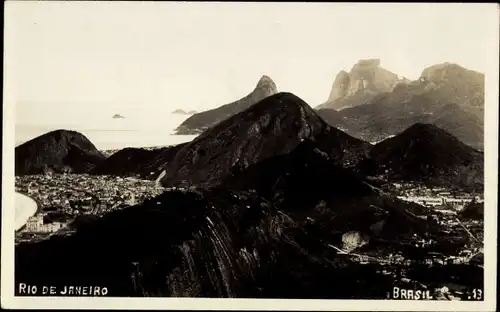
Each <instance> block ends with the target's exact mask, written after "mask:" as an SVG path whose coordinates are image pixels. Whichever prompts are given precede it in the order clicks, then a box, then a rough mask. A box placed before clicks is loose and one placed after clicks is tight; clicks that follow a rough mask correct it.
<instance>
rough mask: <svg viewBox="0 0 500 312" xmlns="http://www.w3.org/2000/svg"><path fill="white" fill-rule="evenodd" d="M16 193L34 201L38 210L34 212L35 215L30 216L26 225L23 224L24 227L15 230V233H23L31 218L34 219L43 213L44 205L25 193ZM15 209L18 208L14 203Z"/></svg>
mask: <svg viewBox="0 0 500 312" xmlns="http://www.w3.org/2000/svg"><path fill="white" fill-rule="evenodd" d="M15 193H16V194H19V195H23V196H26V197H27V198H29V199H31V200H32V201H34V202H35V204H36V209H35V212H34V213H33V214H31V215H29V216H28V218H26V221H25V222H24V224H23V225H22V226H20V227H19V228H18V229H16V230H15V232H19V231H22V230H23V229H24V228H25V227H26V222H27V221H28V220H29V218H31V217H33V216H35V215H37V214H38V213H39V212H40V211H41V209H42V205H41V203H40V202H39V201H38V200H36V199H35V198H33V197H31V196H29V195H28V194H27V193H24V192H18V191H16V192H15ZM14 207H16V204H15V203H14ZM15 209H17V208H15Z"/></svg>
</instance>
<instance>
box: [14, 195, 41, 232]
mask: <svg viewBox="0 0 500 312" xmlns="http://www.w3.org/2000/svg"><path fill="white" fill-rule="evenodd" d="M14 207H15V224H14V225H15V230H16V231H17V230H19V229H20V228H22V227H23V226H24V224H25V223H26V221H28V219H29V218H30V217H31V216H33V215H34V214H35V213H36V211H37V209H38V207H37V204H36V202H35V201H34V200H33V199H31V198H30V197H28V196H26V195H23V194H21V193H17V192H16V196H15V197H14Z"/></svg>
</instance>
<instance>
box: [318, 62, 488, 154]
mask: <svg viewBox="0 0 500 312" xmlns="http://www.w3.org/2000/svg"><path fill="white" fill-rule="evenodd" d="M358 67H359V66H358ZM356 68H357V66H355V67H354V68H353V70H355V69H356ZM376 68H377V71H382V69H381V68H380V67H376ZM358 71H359V69H358ZM355 72H356V71H355ZM382 72H385V71H382ZM339 75H340V74H339ZM389 76H391V75H389ZM373 77H374V78H372V80H374V81H375V82H377V78H376V77H377V76H373ZM391 77H393V78H394V76H391ZM378 79H380V81H379V82H378V84H380V85H385V86H389V85H390V84H389V82H391V81H394V79H392V80H391V79H389V80H387V79H383V78H378ZM336 81H337V79H336ZM375 82H374V83H373V84H374V85H375ZM384 82H386V84H384ZM391 86H392V87H391V88H389V87H386V88H385V90H384V88H378V89H377V90H378V91H377V90H375V88H371V89H370V90H368V91H366V90H365V89H359V90H357V91H356V93H355V94H352V95H346V96H345V97H344V98H337V99H336V100H335V101H334V102H327V104H323V105H320V106H319V107H318V108H317V109H318V111H319V112H320V115H321V116H324V118H325V120H327V121H328V122H329V123H330V125H332V126H335V127H339V128H342V129H343V130H344V131H346V132H347V133H349V134H350V135H352V136H354V137H357V138H361V139H363V140H366V141H369V142H378V141H381V140H383V139H385V138H387V137H389V136H391V135H395V134H396V133H399V132H401V131H403V130H404V129H406V128H408V127H409V126H411V125H412V124H414V123H419V122H420V123H431V124H434V125H436V126H438V127H440V128H443V129H445V130H446V131H448V132H450V133H452V134H453V135H454V136H456V137H457V138H459V139H460V140H461V141H462V142H464V143H465V144H467V145H470V146H472V147H473V148H475V149H478V150H482V149H483V146H484V142H483V136H484V130H483V128H484V116H483V115H484V75H483V74H481V73H478V72H475V71H472V70H468V69H465V68H463V67H461V66H459V65H456V64H452V63H444V64H438V65H434V66H430V67H428V68H426V69H424V70H423V72H422V74H421V76H420V78H419V79H418V80H416V81H407V80H405V81H404V82H402V83H396V84H395V85H394V84H393V85H391ZM337 88H338V84H335V83H334V87H333V88H332V93H333V94H337V93H335V92H334V91H335V90H337ZM389 89H390V90H389ZM361 98H363V99H364V100H360V99H361ZM339 101H344V102H345V101H351V104H349V105H344V104H342V108H343V109H340V110H339V109H338V107H339V106H338V105H334V104H331V103H338V102H339ZM335 108H337V109H336V111H335V112H333V111H328V109H335ZM334 115H335V117H333V116H334Z"/></svg>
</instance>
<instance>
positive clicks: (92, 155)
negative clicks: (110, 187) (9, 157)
mask: <svg viewBox="0 0 500 312" xmlns="http://www.w3.org/2000/svg"><path fill="white" fill-rule="evenodd" d="M105 159H106V157H105V156H104V155H103V154H102V153H101V152H99V151H98V150H97V149H96V147H95V146H94V144H92V142H90V141H89V140H88V139H87V138H86V137H85V136H84V135H83V134H81V133H79V132H76V131H69V130H55V131H51V132H48V133H46V134H43V135H41V136H39V137H36V138H34V139H32V140H30V141H28V142H25V143H24V144H21V145H19V146H17V147H16V149H15V174H16V175H25V174H40V173H47V172H73V173H86V172H89V171H90V170H92V169H93V168H94V167H96V166H97V165H99V164H100V163H102V162H103V161H104V160H105Z"/></svg>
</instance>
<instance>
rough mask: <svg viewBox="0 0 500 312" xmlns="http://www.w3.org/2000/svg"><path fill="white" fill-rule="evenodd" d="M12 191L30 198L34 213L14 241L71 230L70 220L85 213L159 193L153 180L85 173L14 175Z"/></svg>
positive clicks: (99, 212)
mask: <svg viewBox="0 0 500 312" xmlns="http://www.w3.org/2000/svg"><path fill="white" fill-rule="evenodd" d="M15 190H16V192H19V193H23V194H26V195H28V196H29V197H31V198H32V199H34V200H35V201H36V203H37V205H38V211H37V212H36V214H35V215H34V216H32V217H30V219H29V220H28V221H27V222H26V225H25V226H24V227H22V228H21V229H20V230H19V231H18V232H17V233H16V243H20V242H22V241H38V240H43V239H46V238H48V237H49V236H50V235H53V234H55V233H65V232H66V233H67V232H72V231H73V228H72V227H71V224H72V222H73V221H75V219H76V218H78V217H81V216H86V215H92V216H98V217H99V216H102V215H104V214H106V213H108V212H110V211H113V210H116V209H122V208H124V207H127V206H129V205H135V204H137V203H140V202H142V201H144V200H145V199H147V198H152V197H154V196H157V195H159V194H160V193H161V192H162V191H163V190H164V189H163V188H162V187H161V186H159V185H158V184H157V183H155V182H154V181H149V180H141V179H137V178H132V177H126V178H122V177H116V176H103V175H101V176H96V175H88V174H50V175H26V176H16V181H15Z"/></svg>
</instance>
